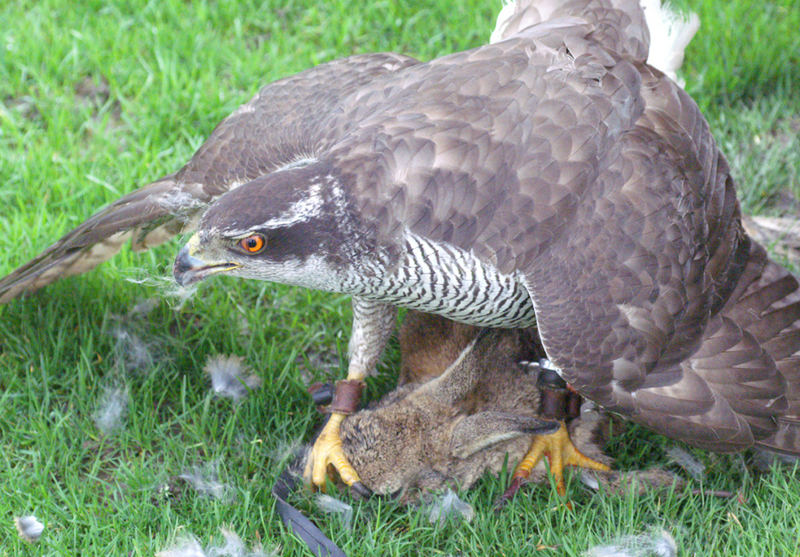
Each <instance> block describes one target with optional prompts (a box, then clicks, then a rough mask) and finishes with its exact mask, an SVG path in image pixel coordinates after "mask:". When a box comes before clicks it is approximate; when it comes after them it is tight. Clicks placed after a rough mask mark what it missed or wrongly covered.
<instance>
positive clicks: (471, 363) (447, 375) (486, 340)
mask: <svg viewBox="0 0 800 557" xmlns="http://www.w3.org/2000/svg"><path fill="white" fill-rule="evenodd" d="M497 339H498V333H497V331H495V330H492V329H483V330H481V331H480V332H479V333H478V334H477V335H475V338H474V339H472V342H470V343H469V344H468V345H467V346H466V347H465V348H464V349H463V350H462V351H461V353H460V354H459V355H458V358H456V359H455V360H454V361H453V363H451V364H450V365H449V366H448V367H447V369H446V370H444V372H442V374H441V375H440V376H439V377H437V378H436V379H433V380H431V381H428V382H427V383H425V384H424V385H423V386H422V387H420V392H424V393H425V394H428V395H430V396H433V397H434V398H436V399H438V400H439V401H441V402H442V403H444V404H449V405H452V404H455V403H456V402H458V401H459V400H461V399H463V398H464V397H465V396H467V394H468V393H469V392H470V391H472V389H473V388H474V387H475V384H476V383H477V382H478V380H479V379H480V377H481V375H482V374H483V373H484V371H485V370H484V368H485V367H486V366H485V361H486V355H487V353H489V352H490V351H491V350H492V348H493V347H494V346H495V345H496V344H497Z"/></svg>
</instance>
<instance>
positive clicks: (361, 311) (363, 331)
mask: <svg viewBox="0 0 800 557" xmlns="http://www.w3.org/2000/svg"><path fill="white" fill-rule="evenodd" d="M396 315H397V310H396V309H395V307H394V306H391V305H388V304H381V303H378V302H372V301H369V300H364V299H362V298H355V297H354V298H353V331H352V334H351V336H350V345H349V349H348V352H349V356H350V362H349V365H348V370H347V379H346V380H344V381H338V382H337V383H336V391H335V393H334V395H333V402H332V403H331V405H330V407H329V409H330V411H331V415H330V418H329V419H328V422H327V423H326V424H325V427H323V428H322V431H321V432H320V434H319V437H317V440H316V441H315V442H314V446H313V447H312V449H311V455H310V456H309V459H308V463H307V464H306V469H305V478H306V481H307V482H310V483H311V485H312V486H314V487H317V488H319V489H321V490H324V489H325V478H326V477H327V474H328V467H329V466H332V467H333V468H334V469H335V470H336V471H337V472H338V474H339V477H340V478H341V480H342V481H343V482H344V483H345V484H347V485H348V486H350V487H351V488H353V489H354V490H355V491H357V492H359V493H364V492H368V490H367V489H366V488H365V487H364V486H363V484H361V481H360V479H359V477H358V473H357V472H356V471H355V469H354V468H353V467H352V466H351V465H350V463H349V462H348V461H347V458H346V457H345V455H344V451H343V450H342V440H341V438H340V437H339V428H340V426H341V424H342V421H343V420H344V418H345V417H346V416H347V415H348V414H351V413H353V412H355V411H356V409H357V408H358V404H359V401H360V399H361V389H362V387H363V381H364V378H365V377H366V376H367V375H369V374H370V373H373V372H374V370H375V366H376V365H377V363H378V359H379V358H380V356H381V354H382V353H383V349H384V347H385V346H386V342H387V341H388V340H389V337H390V336H391V334H392V331H393V330H394V324H395V317H396Z"/></svg>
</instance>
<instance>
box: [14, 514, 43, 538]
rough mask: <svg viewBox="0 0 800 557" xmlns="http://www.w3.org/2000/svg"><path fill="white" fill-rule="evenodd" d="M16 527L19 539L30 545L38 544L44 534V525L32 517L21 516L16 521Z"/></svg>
mask: <svg viewBox="0 0 800 557" xmlns="http://www.w3.org/2000/svg"><path fill="white" fill-rule="evenodd" d="M14 526H16V527H17V532H18V533H19V537H20V538H22V539H23V540H25V541H26V542H28V543H36V542H38V541H39V538H41V537H42V532H44V524H42V523H41V522H39V520H38V519H37V518H36V517H35V516H33V515H32V514H31V515H28V516H21V517H19V518H15V519H14Z"/></svg>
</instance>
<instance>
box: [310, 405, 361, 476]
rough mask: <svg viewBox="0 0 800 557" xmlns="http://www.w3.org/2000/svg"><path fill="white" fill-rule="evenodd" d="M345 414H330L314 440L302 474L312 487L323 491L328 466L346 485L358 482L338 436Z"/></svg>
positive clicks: (356, 474)
mask: <svg viewBox="0 0 800 557" xmlns="http://www.w3.org/2000/svg"><path fill="white" fill-rule="evenodd" d="M344 418H345V414H339V413H337V412H334V413H332V414H331V417H330V419H328V423H326V424H325V427H323V428H322V431H321V432H320V434H319V437H317V440H316V441H315V442H314V446H313V447H312V449H311V455H310V456H309V458H308V462H307V463H306V469H305V473H304V474H303V475H304V477H305V479H306V482H308V481H309V480H310V483H311V485H312V487H316V488H318V489H319V490H320V491H325V479H326V478H327V475H328V467H329V466H331V467H333V468H334V469H335V470H336V471H337V472H338V473H339V477H340V478H341V480H342V481H343V482H344V483H345V484H347V485H348V486H352V485H353V484H354V483H356V482H359V481H360V479H359V477H358V473H357V472H356V471H355V469H354V468H353V467H352V466H351V465H350V463H349V462H348V461H347V457H345V455H344V451H343V450H342V440H341V438H340V437H339V427H340V426H341V424H342V420H344Z"/></svg>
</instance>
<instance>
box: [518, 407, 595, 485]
mask: <svg viewBox="0 0 800 557" xmlns="http://www.w3.org/2000/svg"><path fill="white" fill-rule="evenodd" d="M543 456H547V458H548V459H549V461H550V473H551V474H552V475H553V478H554V479H555V481H556V490H557V491H558V494H559V495H562V496H563V495H565V494H566V489H565V488H564V466H580V467H582V468H589V469H591V470H601V471H607V470H610V468H609V467H608V466H606V465H605V464H603V463H602V462H597V461H596V460H592V459H591V458H589V457H588V456H586V455H584V454H583V453H581V452H580V451H579V450H578V449H577V448H575V445H573V444H572V440H570V438H569V433H567V426H566V425H564V423H563V422H562V424H561V427H560V428H559V429H558V431H556V432H555V433H550V434H548V435H536V436H535V438H534V440H533V443H531V448H530V449H529V450H528V454H526V455H525V458H523V459H522V462H520V463H519V465H518V466H517V469H516V470H515V471H514V477H513V479H512V482H514V480H516V482H514V483H516V484H519V481H520V480H524V479H526V478H527V477H528V476H529V475H530V473H531V470H533V468H534V467H535V466H536V465H537V464H538V463H539V461H540V460H541V459H542V457H543Z"/></svg>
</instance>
